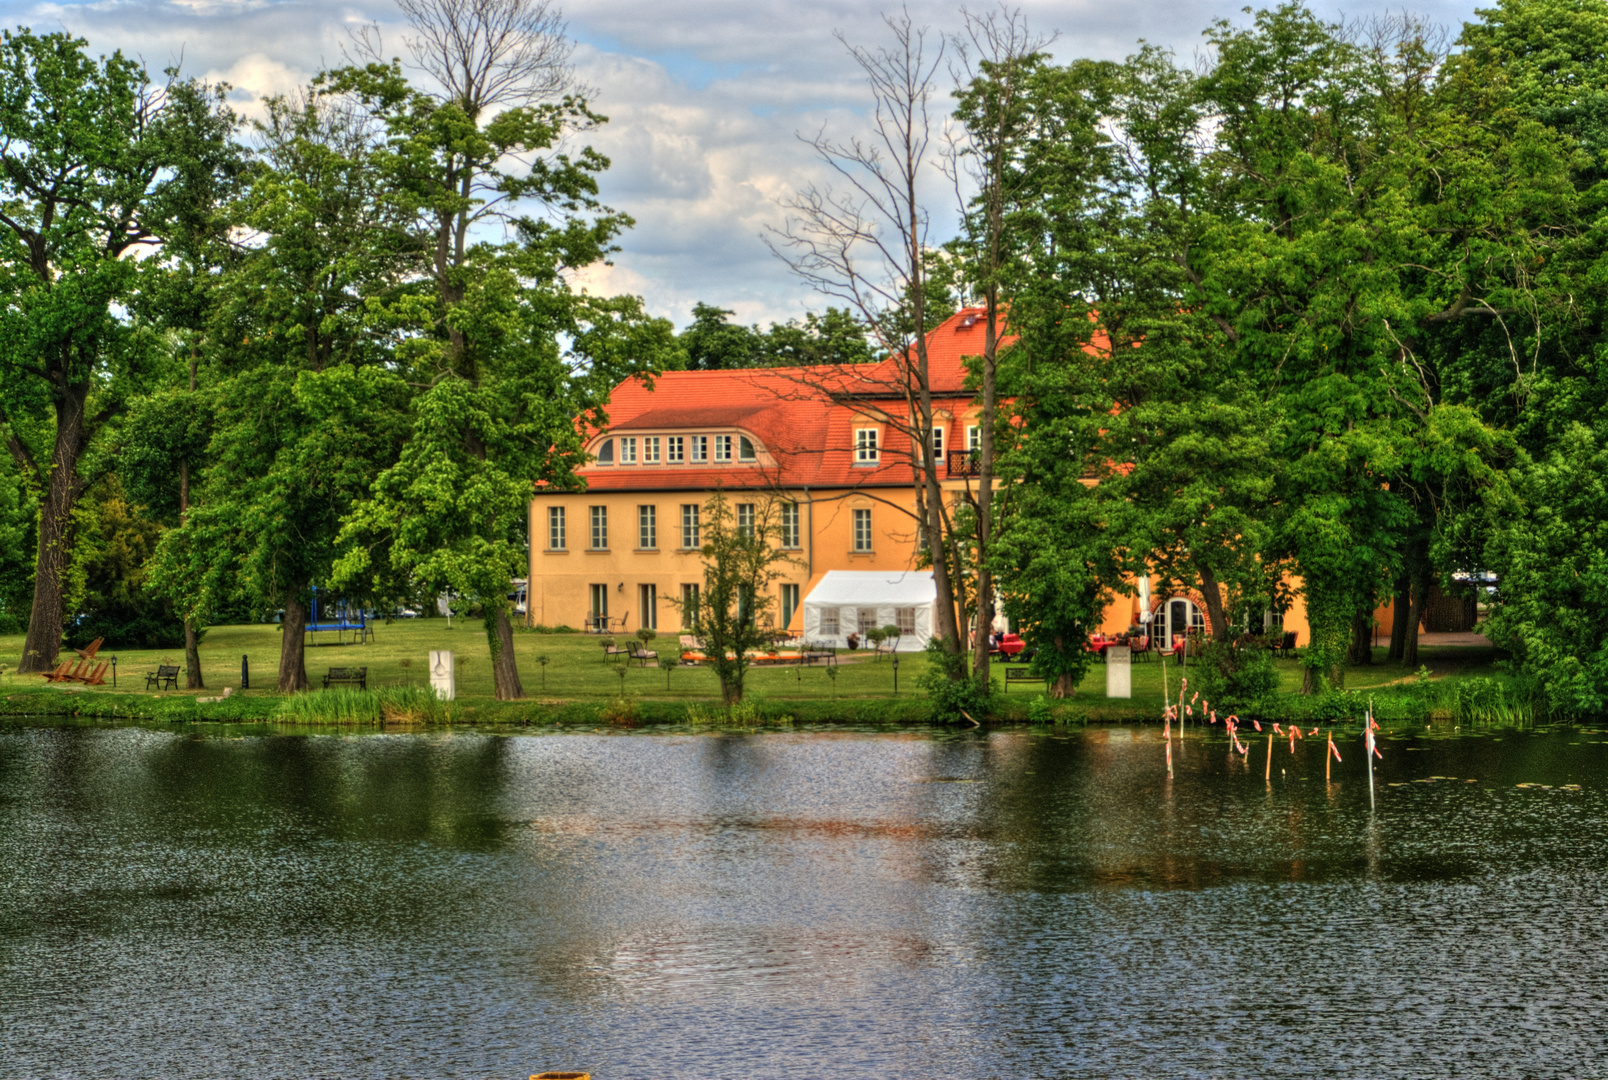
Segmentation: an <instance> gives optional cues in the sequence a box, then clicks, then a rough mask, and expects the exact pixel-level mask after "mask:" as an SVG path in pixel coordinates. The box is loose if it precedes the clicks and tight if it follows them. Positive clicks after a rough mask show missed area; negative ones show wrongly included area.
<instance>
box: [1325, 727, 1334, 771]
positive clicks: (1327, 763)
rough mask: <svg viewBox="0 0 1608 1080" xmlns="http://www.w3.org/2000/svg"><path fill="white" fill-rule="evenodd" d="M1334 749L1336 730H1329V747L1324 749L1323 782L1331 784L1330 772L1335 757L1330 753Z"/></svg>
mask: <svg viewBox="0 0 1608 1080" xmlns="http://www.w3.org/2000/svg"><path fill="white" fill-rule="evenodd" d="M1333 749H1334V728H1330V729H1329V745H1328V746H1326V747H1324V748H1323V782H1324V783H1325V784H1327V783H1328V782H1329V770H1330V769H1331V768H1333V767H1334V755H1333V754H1331V753H1330V752H1329V751H1331V750H1333Z"/></svg>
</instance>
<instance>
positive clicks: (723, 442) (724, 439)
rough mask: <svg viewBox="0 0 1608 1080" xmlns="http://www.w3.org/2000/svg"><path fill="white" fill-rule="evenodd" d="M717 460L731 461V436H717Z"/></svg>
mask: <svg viewBox="0 0 1608 1080" xmlns="http://www.w3.org/2000/svg"><path fill="white" fill-rule="evenodd" d="M715 460H716V461H730V460H731V436H730V435H716V436H715Z"/></svg>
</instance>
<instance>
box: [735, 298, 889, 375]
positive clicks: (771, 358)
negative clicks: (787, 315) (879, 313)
mask: <svg viewBox="0 0 1608 1080" xmlns="http://www.w3.org/2000/svg"><path fill="white" fill-rule="evenodd" d="M759 351H760V355H761V356H762V357H763V359H764V363H765V366H767V367H808V366H811V365H815V364H869V363H873V362H875V361H876V360H878V359H880V357H878V356H877V352H876V350H875V349H874V348H872V346H871V340H870V338H868V337H867V336H866V332H865V327H864V326H863V325H861V323H860V321H859V320H858V319H856V318H855V317H854V315H853V314H851V313H850V312H849V311H848V310H847V309H845V308H835V307H829V308H827V309H826V311H825V312H824V313H822V314H819V315H817V314H816V313H815V312H813V311H810V312H806V313H805V315H804V321H803V322H802V323H800V322H799V321H798V320H797V319H789V320H788V321H787V322H786V323H771V327H770V329H769V330H768V331H766V332H765V333H764V334H762V335H761V336H760V343H759Z"/></svg>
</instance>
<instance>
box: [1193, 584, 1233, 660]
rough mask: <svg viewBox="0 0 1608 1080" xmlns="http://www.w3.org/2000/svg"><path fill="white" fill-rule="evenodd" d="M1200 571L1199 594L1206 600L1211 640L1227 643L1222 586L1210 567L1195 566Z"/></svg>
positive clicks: (1226, 622)
mask: <svg viewBox="0 0 1608 1080" xmlns="http://www.w3.org/2000/svg"><path fill="white" fill-rule="evenodd" d="M1197 570H1198V571H1199V573H1200V595H1201V599H1203V600H1205V601H1206V621H1207V622H1208V623H1210V624H1211V628H1212V640H1214V641H1219V642H1223V643H1224V644H1227V643H1228V641H1229V637H1230V634H1229V628H1228V613H1227V612H1226V611H1224V610H1223V586H1222V585H1221V584H1220V583H1219V582H1218V580H1217V575H1216V574H1214V573H1212V571H1211V567H1208V566H1201V567H1197Z"/></svg>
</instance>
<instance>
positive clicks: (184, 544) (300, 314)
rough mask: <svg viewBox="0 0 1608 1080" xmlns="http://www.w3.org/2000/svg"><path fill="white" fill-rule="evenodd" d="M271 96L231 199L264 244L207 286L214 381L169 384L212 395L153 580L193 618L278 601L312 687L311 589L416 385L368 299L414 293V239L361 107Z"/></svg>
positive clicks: (282, 670)
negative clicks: (177, 522)
mask: <svg viewBox="0 0 1608 1080" xmlns="http://www.w3.org/2000/svg"><path fill="white" fill-rule="evenodd" d="M265 104H266V110H265V117H264V119H263V120H262V121H260V122H259V123H258V124H257V125H256V127H255V130H256V135H257V139H258V142H259V150H258V168H257V169H256V170H255V171H254V173H253V175H252V176H251V178H250V182H249V185H248V186H247V189H246V190H245V191H244V193H243V194H242V195H241V197H240V199H239V200H238V201H237V203H236V204H235V206H234V207H233V210H234V212H235V215H236V220H238V221H239V222H240V224H241V225H242V226H244V227H245V228H246V229H249V230H250V231H251V233H252V235H254V236H255V237H256V238H257V240H256V242H255V244H254V246H253V247H251V248H250V249H249V250H248V251H247V252H245V253H244V255H243V256H242V257H241V258H239V259H238V260H237V261H236V262H234V263H233V264H231V265H230V266H228V267H227V273H224V274H223V275H221V279H220V281H219V282H218V283H217V284H216V285H215V286H214V287H213V288H212V289H211V291H210V295H209V307H210V310H209V312H208V323H207V325H206V329H205V332H204V334H202V335H198V338H197V340H198V343H199V345H200V347H202V348H203V349H204V352H205V360H206V364H207V372H208V375H209V382H210V383H211V384H212V385H211V389H210V391H202V392H195V391H189V390H183V389H181V390H175V391H173V393H172V396H173V397H175V398H178V397H181V396H182V398H183V401H185V402H188V403H190V405H191V406H192V407H194V406H195V405H196V403H197V402H198V401H205V402H206V403H207V407H206V414H207V425H208V426H209V428H210V432H211V434H210V444H209V449H208V459H209V460H208V461H207V463H206V468H205V469H204V471H203V472H202V474H201V477H202V478H201V483H200V488H199V493H200V498H199V500H198V505H196V506H194V507H192V508H191V509H190V511H189V513H188V514H187V515H186V518H185V521H184V525H183V527H182V528H179V529H175V530H172V531H170V532H169V533H168V534H167V535H166V536H165V537H164V539H163V542H162V545H161V550H160V552H159V556H158V560H157V565H156V567H155V569H154V572H153V578H154V581H155V583H156V585H157V586H158V587H159V588H161V589H162V590H163V592H164V593H165V594H166V595H167V596H169V597H170V598H171V599H172V600H173V601H174V602H175V603H176V604H178V605H179V607H180V610H181V612H182V613H183V614H184V615H185V617H186V619H187V621H190V622H191V623H192V624H200V623H204V622H205V621H207V619H208V617H209V615H210V613H211V612H213V611H216V610H219V609H221V608H239V607H245V608H247V609H249V610H252V611H255V612H257V613H260V614H271V613H273V612H276V611H281V612H283V616H282V622H281V627H282V638H281V643H280V663H279V677H278V686H279V689H280V690H281V691H282V692H290V691H293V690H300V689H305V688H306V686H307V673H306V662H305V657H304V653H303V647H304V646H303V643H304V638H305V634H304V627H305V626H306V623H307V620H308V616H309V609H310V600H311V589H312V587H313V586H315V585H322V584H324V583H326V582H327V581H328V579H329V577H330V574H331V569H332V566H333V563H334V560H335V557H336V554H337V548H336V537H337V535H338V534H339V531H340V525H341V519H342V516H343V515H344V514H345V513H347V512H348V511H349V510H350V509H351V508H352V507H353V506H354V505H355V504H356V503H357V501H358V500H360V499H362V498H364V497H366V496H367V495H368V492H369V488H370V486H371V485H372V483H373V482H374V480H375V479H376V477H377V476H378V475H379V473H380V472H381V470H383V469H384V468H386V467H388V466H390V465H391V464H393V463H394V462H395V461H396V459H397V456H398V454H399V452H400V445H401V442H402V438H403V435H404V433H405V421H404V416H405V412H406V408H407V402H408V400H409V397H410V391H409V388H408V386H407V385H406V383H405V381H404V380H403V378H402V376H401V375H400V374H399V373H398V372H397V371H396V370H395V368H394V365H393V364H392V363H391V360H392V356H393V349H392V345H393V342H392V341H391V339H390V337H389V336H388V335H387V333H386V332H385V331H384V329H383V328H376V327H375V326H374V325H373V324H372V320H371V317H370V314H369V305H370V304H373V303H380V302H384V301H385V300H386V299H388V298H389V296H388V293H389V291H391V290H397V289H400V288H401V285H400V282H401V280H402V279H403V278H404V277H405V276H406V274H407V273H408V271H409V270H410V269H411V268H412V267H413V266H415V265H416V263H417V259H418V251H417V245H416V244H414V243H413V241H412V238H411V237H409V236H408V235H407V233H406V231H405V229H404V228H403V222H404V220H405V219H404V218H403V216H402V215H401V214H400V213H399V212H398V211H397V210H396V209H395V208H394V206H393V204H392V201H391V200H392V195H393V190H392V189H391V188H390V187H388V186H387V185H386V182H385V179H384V177H383V176H382V174H381V173H380V172H379V170H377V169H375V168H374V167H373V163H372V158H373V155H374V154H375V153H376V152H377V151H378V149H379V145H378V142H377V140H376V138H375V137H374V135H373V133H372V132H371V131H369V130H368V129H367V128H366V127H365V125H364V123H363V118H362V117H361V116H359V115H357V114H355V113H354V112H352V111H351V110H350V109H347V108H343V107H342V104H343V103H341V102H331V101H328V100H325V99H322V98H319V97H317V96H305V97H297V98H276V99H270V100H269V101H267V102H266V103H265ZM180 404H181V402H179V401H175V402H174V405H175V407H176V409H177V410H178V411H177V413H176V415H172V416H170V417H168V420H169V423H170V424H172V425H173V429H174V431H173V436H174V437H175V438H179V437H180V435H179V432H180V431H182V430H183V428H184V425H183V424H182V420H183V418H184V415H185V414H184V411H183V410H182V409H179V408H178V406H179V405H180ZM157 415H159V414H157ZM157 415H153V416H152V417H150V418H149V421H148V422H155V421H156V420H157ZM191 426H192V427H193V426H194V425H193V424H192V425H191ZM141 444H142V446H143V447H144V448H145V449H144V451H142V452H145V451H149V450H150V449H151V448H152V447H154V446H156V444H157V440H156V439H155V438H146V439H143V440H141ZM180 449H183V450H185V451H186V452H187V453H189V454H190V455H192V456H193V455H194V453H195V450H194V447H193V445H189V444H188V442H187V441H186V445H185V446H182V447H181V446H171V447H167V448H166V452H164V453H159V454H158V456H159V457H167V458H169V459H170V460H171V459H172V458H173V457H174V456H176V455H175V454H174V453H173V451H177V450H180ZM136 462H138V458H137V457H136ZM147 471H148V470H147ZM353 598H360V597H358V596H354V597H353Z"/></svg>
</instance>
